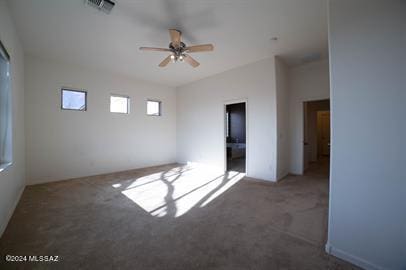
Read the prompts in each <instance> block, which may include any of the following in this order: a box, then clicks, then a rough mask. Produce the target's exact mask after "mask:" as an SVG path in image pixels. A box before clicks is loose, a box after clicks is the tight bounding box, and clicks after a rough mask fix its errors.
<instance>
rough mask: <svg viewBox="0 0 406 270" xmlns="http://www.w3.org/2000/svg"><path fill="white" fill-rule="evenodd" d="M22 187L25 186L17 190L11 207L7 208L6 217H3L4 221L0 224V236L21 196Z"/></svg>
mask: <svg viewBox="0 0 406 270" xmlns="http://www.w3.org/2000/svg"><path fill="white" fill-rule="evenodd" d="M24 189H25V186H24V187H23V188H22V189H20V191H19V192H18V194H17V197H16V199H15V200H14V202H13V204H12V206H11V208H10V209H9V210H8V213H7V215H6V218H5V219H4V222H3V223H2V224H0V237H1V236H2V235H3V233H4V231H5V230H6V228H7V225H8V222H9V221H10V219H11V216H12V215H13V213H14V210H15V209H16V207H17V204H18V202H19V201H20V198H21V195H22V194H23V191H24Z"/></svg>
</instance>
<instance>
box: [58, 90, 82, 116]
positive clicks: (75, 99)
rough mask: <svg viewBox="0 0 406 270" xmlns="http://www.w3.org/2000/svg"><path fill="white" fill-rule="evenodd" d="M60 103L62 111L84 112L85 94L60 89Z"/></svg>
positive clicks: (78, 91)
mask: <svg viewBox="0 0 406 270" xmlns="http://www.w3.org/2000/svg"><path fill="white" fill-rule="evenodd" d="M61 103H62V104H61V108H62V110H73V111H86V110H87V92H86V91H83V90H74V89H69V88H62V93H61Z"/></svg>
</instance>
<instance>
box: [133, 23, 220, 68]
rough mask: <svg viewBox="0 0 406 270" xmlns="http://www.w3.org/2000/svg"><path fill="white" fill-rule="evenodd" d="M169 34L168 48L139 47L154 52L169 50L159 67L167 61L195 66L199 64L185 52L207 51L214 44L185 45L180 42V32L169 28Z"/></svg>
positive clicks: (211, 48)
mask: <svg viewBox="0 0 406 270" xmlns="http://www.w3.org/2000/svg"><path fill="white" fill-rule="evenodd" d="M169 36H170V38H171V43H169V48H168V49H166V48H153V47H140V50H142V51H155V52H169V53H170V54H169V56H168V57H166V58H165V59H164V60H163V61H162V62H161V63H160V64H159V66H160V67H166V66H167V65H168V64H169V62H171V61H172V62H177V61H179V62H186V63H188V64H189V65H191V66H192V67H194V68H195V67H197V66H199V65H200V63H199V62H197V61H196V60H195V59H193V58H192V57H191V56H190V55H188V54H187V53H195V52H209V51H213V49H214V46H213V45H212V44H204V45H196V46H186V44H185V43H183V42H182V32H181V31H179V30H176V29H169Z"/></svg>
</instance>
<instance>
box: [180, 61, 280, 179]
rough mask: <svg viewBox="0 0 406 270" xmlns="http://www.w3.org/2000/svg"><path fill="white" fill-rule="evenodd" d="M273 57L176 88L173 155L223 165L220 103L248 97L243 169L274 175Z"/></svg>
mask: <svg viewBox="0 0 406 270" xmlns="http://www.w3.org/2000/svg"><path fill="white" fill-rule="evenodd" d="M275 92H276V90H275V65H274V59H273V58H272V59H266V60H262V61H259V62H256V63H253V64H250V65H246V66H243V67H240V68H236V69H233V70H230V71H227V72H224V73H221V74H218V75H215V76H212V77H209V78H206V79H203V80H200V81H197V82H194V83H191V84H188V85H185V86H182V87H179V88H178V91H177V145H178V152H177V158H178V161H179V162H188V161H190V162H196V163H202V164H206V165H209V166H214V167H218V168H221V169H224V168H225V156H224V147H225V145H224V141H225V140H224V132H225V129H224V124H225V122H224V103H225V102H228V101H230V100H241V99H246V100H247V101H248V104H247V111H246V113H247V147H248V149H247V158H248V164H247V174H248V175H249V176H251V177H256V178H259V179H265V180H272V181H275V180H276V93H275Z"/></svg>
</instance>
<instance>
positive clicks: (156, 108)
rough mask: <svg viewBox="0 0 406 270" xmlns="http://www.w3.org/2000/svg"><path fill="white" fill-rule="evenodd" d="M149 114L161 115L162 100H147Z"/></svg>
mask: <svg viewBox="0 0 406 270" xmlns="http://www.w3.org/2000/svg"><path fill="white" fill-rule="evenodd" d="M147 115H155V116H160V115H161V102H160V101H155V100H147Z"/></svg>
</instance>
